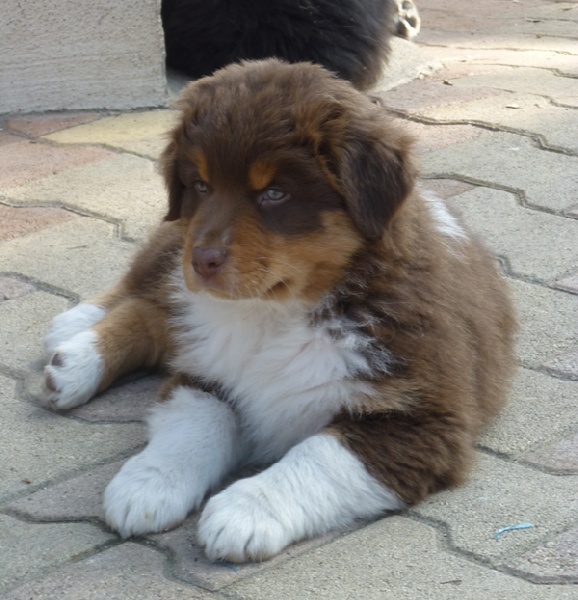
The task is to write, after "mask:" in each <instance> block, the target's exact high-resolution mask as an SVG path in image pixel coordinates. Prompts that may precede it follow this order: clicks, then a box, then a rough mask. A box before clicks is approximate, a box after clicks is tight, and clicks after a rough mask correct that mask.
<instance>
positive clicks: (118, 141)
mask: <svg viewBox="0 0 578 600" xmlns="http://www.w3.org/2000/svg"><path fill="white" fill-rule="evenodd" d="M178 114H179V113H178V112H177V111H174V110H153V111H146V112H138V113H125V114H119V115H115V116H112V117H106V118H103V119H100V120H99V121H96V122H93V123H89V124H86V125H80V126H78V127H74V128H72V129H66V130H65V131H60V132H58V133H53V134H51V135H48V136H46V138H47V139H49V140H52V141H53V142H58V143H59V144H104V145H106V146H111V147H114V148H120V149H122V150H126V151H128V152H134V153H135V154H139V155H141V156H149V157H151V158H158V156H159V154H160V153H161V152H162V150H163V149H164V147H165V146H166V144H167V140H168V135H167V134H168V132H169V131H170V130H171V129H172V128H173V127H174V125H175V124H176V122H177V118H178Z"/></svg>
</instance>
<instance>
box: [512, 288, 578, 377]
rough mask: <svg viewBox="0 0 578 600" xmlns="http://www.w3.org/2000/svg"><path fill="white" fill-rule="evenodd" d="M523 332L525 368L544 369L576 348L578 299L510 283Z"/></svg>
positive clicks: (520, 344)
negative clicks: (549, 363)
mask: <svg viewBox="0 0 578 600" xmlns="http://www.w3.org/2000/svg"><path fill="white" fill-rule="evenodd" d="M508 283H509V285H510V289H511V290H512V292H513V296H514V300H515V302H516V307H517V309H518V320H519V322H520V326H521V330H520V333H519V335H518V355H519V357H520V360H521V361H522V364H524V365H525V366H528V367H540V366H541V365H543V364H544V363H545V362H547V361H549V360H552V359H553V358H555V357H557V356H559V355H560V354H564V353H566V352H568V351H570V350H572V349H573V348H575V347H576V343H577V335H578V332H577V327H578V323H577V321H576V315H577V314H578V297H576V296H573V295H571V294H565V293H563V292H557V291H554V290H551V289H548V288H545V287H542V286H539V285H534V284H530V283H524V282H522V281H516V280H512V279H509V280H508Z"/></svg>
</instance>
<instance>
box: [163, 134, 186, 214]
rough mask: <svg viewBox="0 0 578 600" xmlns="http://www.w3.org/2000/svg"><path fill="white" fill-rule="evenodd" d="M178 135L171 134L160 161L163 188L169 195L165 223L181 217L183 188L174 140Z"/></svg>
mask: <svg viewBox="0 0 578 600" xmlns="http://www.w3.org/2000/svg"><path fill="white" fill-rule="evenodd" d="M179 135H180V132H177V131H175V132H174V133H173V139H172V140H171V141H170V142H169V144H168V146H167V147H166V148H165V150H164V152H163V153H162V154H161V160H160V167H161V173H162V175H163V177H164V179H165V187H166V188H167V191H168V193H169V210H168V212H167V214H166V215H165V221H176V220H177V219H180V217H181V208H182V204H183V191H184V189H185V186H184V185H183V182H182V181H181V179H180V177H179V173H178V155H177V154H178V153H177V148H178V143H177V141H176V138H177V136H179Z"/></svg>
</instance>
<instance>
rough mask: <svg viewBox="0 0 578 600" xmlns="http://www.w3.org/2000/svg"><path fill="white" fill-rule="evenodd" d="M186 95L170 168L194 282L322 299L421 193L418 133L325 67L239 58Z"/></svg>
mask: <svg viewBox="0 0 578 600" xmlns="http://www.w3.org/2000/svg"><path fill="white" fill-rule="evenodd" d="M179 106H180V108H181V109H182V115H183V117H182V121H181V122H180V124H179V125H178V126H177V127H176V129H175V130H174V131H173V133H172V139H171V142H170V143H169V145H168V147H167V148H166V150H165V152H164V154H163V157H162V168H163V172H164V176H165V180H166V185H167V188H168V191H169V210H168V214H167V215H166V219H167V220H169V221H171V220H176V219H181V221H182V224H183V228H184V258H183V261H184V264H183V270H184V278H185V282H186V284H187V286H188V288H189V289H191V290H192V291H206V292H208V293H210V294H212V295H215V296H218V297H222V298H228V299H240V298H263V299H266V298H268V299H275V300H285V299H288V298H299V299H303V300H311V301H315V300H317V299H318V298H319V297H320V295H322V294H323V293H324V292H327V291H328V290H329V289H331V287H333V286H334V285H335V284H336V283H337V282H338V281H339V279H340V278H341V277H342V275H343V270H344V269H345V268H346V267H347V265H348V264H349V262H350V261H351V259H352V257H353V256H354V255H355V254H356V253H358V252H359V251H360V249H361V248H362V247H364V246H365V245H367V244H369V243H374V242H375V241H376V240H379V239H380V238H381V237H382V236H383V235H384V233H385V232H386V230H387V227H388V224H389V222H390V221H391V220H392V218H393V216H394V214H395V212H396V210H397V209H398V207H399V206H400V204H401V203H402V202H403V200H404V198H405V197H406V196H407V195H408V194H409V193H410V192H411V189H412V186H413V181H414V178H415V170H414V167H413V165H412V163H411V160H410V157H409V146H410V140H409V139H408V137H407V135H405V134H404V133H403V132H402V131H400V130H399V129H398V127H397V126H396V125H395V124H393V123H392V122H391V120H390V119H389V117H388V116H387V115H386V113H385V111H384V110H383V109H382V108H380V107H378V106H376V105H375V104H374V103H372V102H371V101H370V100H369V98H367V97H366V96H365V95H364V94H362V93H361V92H358V91H356V90H355V89H354V88H353V87H352V86H350V85H349V84H348V83H345V82H343V81H340V80H338V79H337V78H335V77H334V76H333V75H331V74H330V73H328V72H327V71H325V70H324V69H323V68H321V67H318V66H315V65H312V64H308V63H300V64H292V65H289V64H286V63H283V62H280V61H277V60H267V61H257V62H246V63H244V64H241V65H233V66H230V67H227V68H225V69H222V70H221V71H218V72H217V73H216V74H215V75H213V76H211V77H207V78H204V79H202V80H199V81H198V82H195V83H192V84H189V86H188V87H187V88H186V89H185V91H184V93H183V96H182V98H181V100H180V103H179Z"/></svg>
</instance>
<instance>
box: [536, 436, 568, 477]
mask: <svg viewBox="0 0 578 600" xmlns="http://www.w3.org/2000/svg"><path fill="white" fill-rule="evenodd" d="M524 460H525V461H526V462H529V463H531V464H534V465H538V466H540V467H542V468H545V469H548V470H549V471H551V472H553V473H556V474H558V475H578V433H575V434H574V435H571V436H569V437H567V438H564V439H562V440H559V441H557V442H555V443H553V444H548V445H546V446H543V447H542V448H539V449H537V450H534V451H533V452H529V453H528V454H526V455H524Z"/></svg>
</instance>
